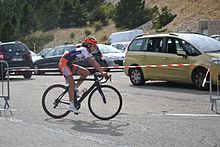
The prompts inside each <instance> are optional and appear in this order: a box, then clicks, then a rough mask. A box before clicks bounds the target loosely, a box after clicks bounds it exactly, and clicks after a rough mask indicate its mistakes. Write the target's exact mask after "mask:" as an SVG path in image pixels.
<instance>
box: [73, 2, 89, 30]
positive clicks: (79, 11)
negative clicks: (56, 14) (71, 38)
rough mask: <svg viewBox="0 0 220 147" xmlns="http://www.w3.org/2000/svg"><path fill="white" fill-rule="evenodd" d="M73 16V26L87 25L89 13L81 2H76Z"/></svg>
mask: <svg viewBox="0 0 220 147" xmlns="http://www.w3.org/2000/svg"><path fill="white" fill-rule="evenodd" d="M72 14H73V15H72V16H73V18H72V19H73V20H72V21H73V26H76V27H81V26H85V25H86V23H87V13H86V9H85V7H84V5H83V4H81V3H80V0H75V1H74V3H73V11H72Z"/></svg>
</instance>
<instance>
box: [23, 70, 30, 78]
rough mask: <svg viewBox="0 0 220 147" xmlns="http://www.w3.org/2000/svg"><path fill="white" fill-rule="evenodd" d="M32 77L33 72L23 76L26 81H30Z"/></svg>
mask: <svg viewBox="0 0 220 147" xmlns="http://www.w3.org/2000/svg"><path fill="white" fill-rule="evenodd" d="M31 76H32V72H31V71H29V72H25V73H24V74H23V77H24V78H25V79H30V78H31Z"/></svg>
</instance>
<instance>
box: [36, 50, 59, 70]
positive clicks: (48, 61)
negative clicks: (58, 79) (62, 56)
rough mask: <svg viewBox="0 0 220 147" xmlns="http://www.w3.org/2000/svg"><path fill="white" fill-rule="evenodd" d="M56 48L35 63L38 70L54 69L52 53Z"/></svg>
mask: <svg viewBox="0 0 220 147" xmlns="http://www.w3.org/2000/svg"><path fill="white" fill-rule="evenodd" d="M55 50H56V48H54V49H52V50H50V51H48V52H47V53H46V54H45V55H44V56H43V59H41V60H39V61H38V62H36V63H37V64H38V67H39V68H54V52H55Z"/></svg>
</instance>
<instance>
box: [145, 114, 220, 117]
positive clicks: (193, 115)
mask: <svg viewBox="0 0 220 147" xmlns="http://www.w3.org/2000/svg"><path fill="white" fill-rule="evenodd" d="M149 115H154V116H191V117H219V116H220V115H219V114H196V113H194V114H193V113H155V114H153V113H152V114H149Z"/></svg>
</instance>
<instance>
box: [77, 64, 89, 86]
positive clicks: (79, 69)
mask: <svg viewBox="0 0 220 147" xmlns="http://www.w3.org/2000/svg"><path fill="white" fill-rule="evenodd" d="M73 66H74V67H76V66H77V69H76V70H75V71H74V74H77V75H80V78H79V79H80V80H78V81H77V86H78V87H79V86H80V85H81V84H82V83H83V81H84V79H86V77H87V76H88V75H89V74H90V72H89V70H88V69H86V68H84V67H82V66H79V65H76V64H73Z"/></svg>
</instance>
